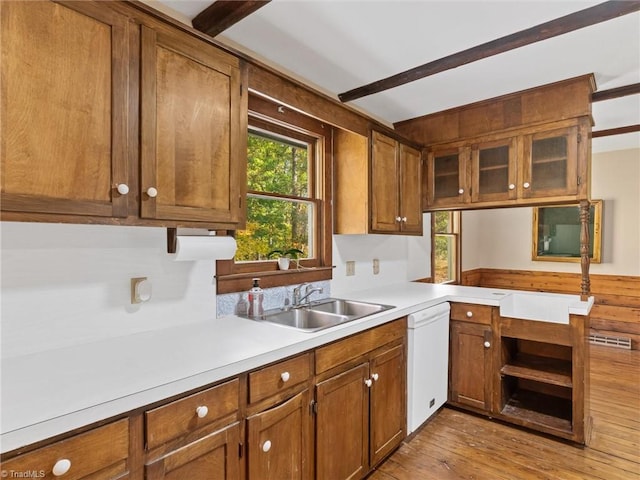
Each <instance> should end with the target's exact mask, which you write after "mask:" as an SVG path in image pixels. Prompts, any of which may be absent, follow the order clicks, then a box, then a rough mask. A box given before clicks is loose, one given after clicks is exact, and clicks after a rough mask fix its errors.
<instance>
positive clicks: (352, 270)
mask: <svg viewBox="0 0 640 480" xmlns="http://www.w3.org/2000/svg"><path fill="white" fill-rule="evenodd" d="M355 274H356V262H355V261H353V260H349V261H348V262H347V277H350V276H352V275H355Z"/></svg>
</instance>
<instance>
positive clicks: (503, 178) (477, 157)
mask: <svg viewBox="0 0 640 480" xmlns="http://www.w3.org/2000/svg"><path fill="white" fill-rule="evenodd" d="M516 145H517V141H516V139H515V138H507V139H504V140H496V141H493V142H484V143H479V144H476V145H473V146H472V150H471V161H472V167H471V172H472V176H471V183H472V185H471V200H472V201H473V202H486V201H496V200H513V199H515V198H516V197H517V188H516V185H517V182H518V178H517V168H516V154H517V146H516Z"/></svg>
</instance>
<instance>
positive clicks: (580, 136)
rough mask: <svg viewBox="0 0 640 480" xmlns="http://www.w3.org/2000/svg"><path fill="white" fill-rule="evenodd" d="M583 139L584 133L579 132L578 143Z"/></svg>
mask: <svg viewBox="0 0 640 480" xmlns="http://www.w3.org/2000/svg"><path fill="white" fill-rule="evenodd" d="M581 141H582V134H581V133H579V134H578V143H580V142H581Z"/></svg>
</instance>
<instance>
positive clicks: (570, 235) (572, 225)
mask: <svg viewBox="0 0 640 480" xmlns="http://www.w3.org/2000/svg"><path fill="white" fill-rule="evenodd" d="M601 222H602V200H592V201H591V208H590V209H589V257H590V258H591V263H600V254H601V240H602V228H601V227H602V223H601ZM531 259H532V260H539V261H545V262H578V263H579V262H580V207H579V205H578V204H573V205H553V206H548V207H534V208H533V248H532V249H531Z"/></svg>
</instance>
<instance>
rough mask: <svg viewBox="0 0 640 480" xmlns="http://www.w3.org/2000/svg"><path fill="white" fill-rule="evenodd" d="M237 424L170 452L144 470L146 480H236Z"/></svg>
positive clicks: (238, 464)
mask: <svg viewBox="0 0 640 480" xmlns="http://www.w3.org/2000/svg"><path fill="white" fill-rule="evenodd" d="M239 443H240V424H239V423H237V422H236V423H234V424H233V425H230V426H228V427H226V428H224V429H222V430H218V431H216V432H213V433H210V434H208V435H206V436H204V437H202V438H200V439H198V440H196V441H194V442H192V443H190V444H188V445H185V446H183V447H180V448H178V449H176V450H173V451H171V452H170V453H168V454H167V455H165V456H163V457H162V458H160V459H158V460H156V461H154V462H152V463H150V464H148V465H147V466H146V467H145V472H146V474H145V478H146V480H182V479H186V478H188V479H189V480H239V479H240V462H239V458H238V445H239Z"/></svg>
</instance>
